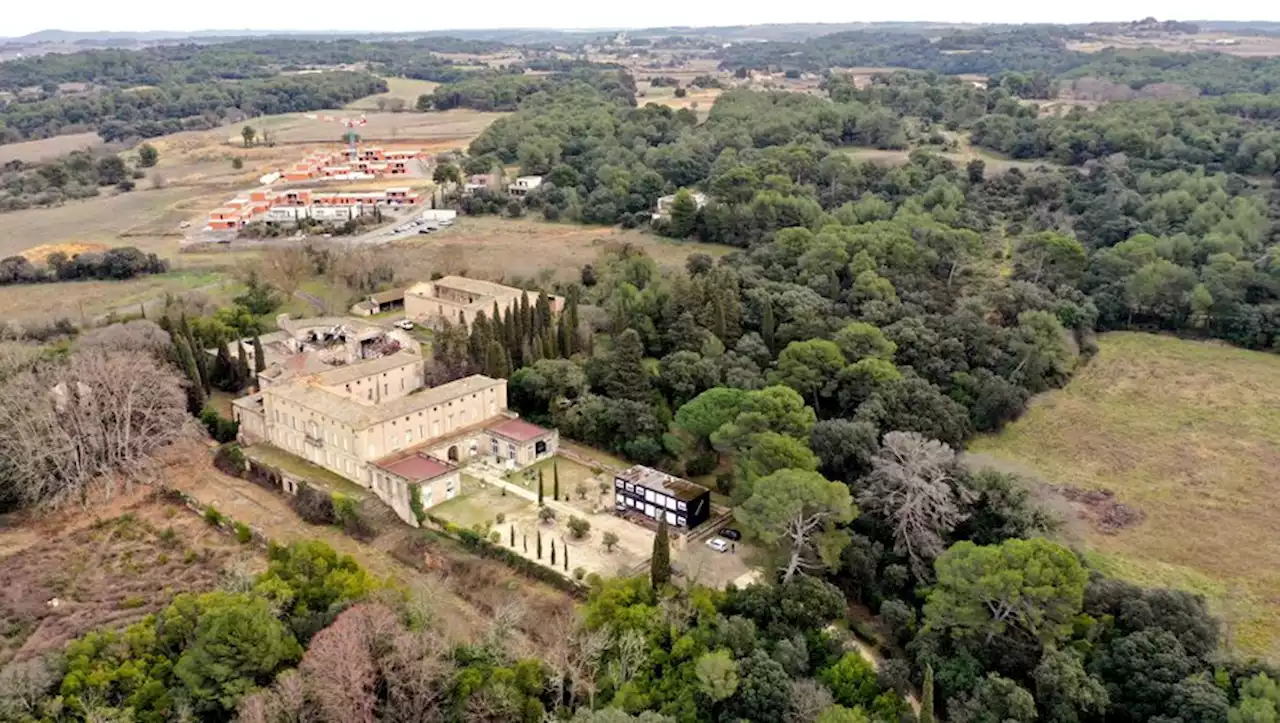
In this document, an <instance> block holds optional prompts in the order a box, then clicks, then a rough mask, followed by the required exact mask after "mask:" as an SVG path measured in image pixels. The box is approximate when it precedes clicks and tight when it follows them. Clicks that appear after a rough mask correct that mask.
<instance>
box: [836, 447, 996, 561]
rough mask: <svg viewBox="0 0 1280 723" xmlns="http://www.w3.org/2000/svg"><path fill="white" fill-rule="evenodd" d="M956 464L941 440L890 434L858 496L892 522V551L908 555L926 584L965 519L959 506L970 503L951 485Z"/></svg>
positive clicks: (867, 507) (868, 508)
mask: <svg viewBox="0 0 1280 723" xmlns="http://www.w3.org/2000/svg"><path fill="white" fill-rule="evenodd" d="M955 463H956V454H955V452H954V451H953V450H952V449H951V448H950V447H948V446H947V445H945V444H943V443H942V442H939V441H937V440H935V439H928V438H926V437H924V436H923V435H920V434H917V433H915V432H889V433H888V434H886V435H885V436H884V443H883V445H882V446H881V447H880V451H879V452H877V453H876V456H875V457H874V458H873V459H872V460H871V466H872V471H871V474H870V475H869V476H868V478H867V486H866V488H865V489H864V490H863V491H862V492H861V494H859V495H858V504H859V505H861V507H862V508H863V509H864V510H866V511H868V512H870V513H871V514H873V515H876V516H877V517H880V518H881V519H882V520H884V521H885V522H886V523H888V525H889V526H890V528H891V529H892V530H893V542H894V551H896V552H898V553H900V554H903V555H906V556H907V558H908V559H909V560H910V561H911V569H912V571H913V572H914V573H915V575H916V577H918V578H920V579H922V580H924V579H928V577H929V575H930V571H931V566H932V564H933V560H934V559H935V558H937V556H938V555H940V554H942V552H943V550H945V549H946V536H947V535H948V534H949V533H950V532H951V531H952V530H954V529H955V527H956V525H958V524H960V522H962V521H963V520H964V519H965V514H964V513H963V512H961V510H960V504H961V503H962V502H969V501H971V500H970V494H969V492H968V491H967V490H964V489H957V488H956V487H955V486H954V485H952V484H951V482H952V475H953V473H954V470H955Z"/></svg>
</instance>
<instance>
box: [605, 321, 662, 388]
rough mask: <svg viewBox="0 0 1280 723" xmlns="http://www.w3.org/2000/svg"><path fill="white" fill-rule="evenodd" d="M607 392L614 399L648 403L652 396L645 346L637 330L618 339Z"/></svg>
mask: <svg viewBox="0 0 1280 723" xmlns="http://www.w3.org/2000/svg"><path fill="white" fill-rule="evenodd" d="M612 356H613V358H612V360H611V361H612V364H611V365H610V367H611V368H610V369H609V376H608V377H607V378H606V379H605V391H606V392H607V393H608V395H609V396H611V397H613V398H614V399H634V400H636V401H647V400H648V399H649V396H650V391H651V390H650V384H651V382H650V379H649V369H648V367H646V366H645V365H644V344H643V343H642V342H641V341H640V334H639V333H637V332H636V330H635V329H627V330H626V331H623V332H622V333H621V334H619V335H618V337H617V343H616V344H615V346H614V350H613V355H612Z"/></svg>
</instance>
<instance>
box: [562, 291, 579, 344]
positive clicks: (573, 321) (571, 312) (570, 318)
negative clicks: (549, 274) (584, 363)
mask: <svg viewBox="0 0 1280 723" xmlns="http://www.w3.org/2000/svg"><path fill="white" fill-rule="evenodd" d="M578 293H579V291H578V285H577V284H574V285H572V286H570V287H569V298H568V299H567V300H566V301H565V307H564V315H565V318H566V319H567V322H566V323H567V324H568V327H569V344H568V345H566V347H565V356H571V355H572V354H573V353H574V352H576V351H578V346H579V345H578Z"/></svg>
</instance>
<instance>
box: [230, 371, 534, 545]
mask: <svg viewBox="0 0 1280 723" xmlns="http://www.w3.org/2000/svg"><path fill="white" fill-rule="evenodd" d="M233 411H234V415H235V419H236V421H238V422H240V434H241V437H242V440H243V441H244V442H245V443H249V444H252V443H255V442H259V441H268V442H270V443H271V444H273V445H275V446H277V447H279V448H281V449H283V450H285V451H288V452H291V453H293V454H295V455H297V456H299V457H302V458H304V459H306V460H308V461H310V462H312V463H313V464H316V465H319V466H321V467H324V468H325V469H328V470H330V471H332V472H335V473H337V474H339V475H341V476H343V477H345V478H347V479H349V480H351V481H353V482H355V483H356V484H359V485H361V486H362V487H366V488H368V489H371V490H373V491H374V492H375V493H376V494H377V495H378V496H379V497H380V498H382V500H383V501H384V502H386V503H387V504H388V505H390V506H391V507H392V508H393V509H395V511H396V513H397V514H398V515H399V516H400V517H401V519H403V520H405V521H406V522H408V523H409V524H413V525H416V524H418V523H417V519H416V517H415V516H414V513H413V510H412V505H411V504H410V496H411V495H413V494H417V495H418V496H419V500H420V501H421V503H422V507H423V508H427V507H430V506H432V505H434V504H438V503H440V502H443V501H444V500H447V499H450V498H451V497H453V496H454V495H456V494H457V492H458V489H459V474H458V470H457V467H456V463H458V462H459V461H462V460H465V459H467V458H469V457H473V456H477V455H483V456H487V457H490V458H493V459H494V461H496V462H498V463H499V464H503V465H505V466H512V467H523V466H525V465H528V464H532V463H533V462H535V461H537V460H539V459H542V458H544V457H548V456H550V455H552V454H554V453H555V451H556V449H557V446H558V444H559V434H558V433H557V432H556V431H555V430H549V429H543V428H541V427H538V426H536V425H533V424H530V423H528V422H525V421H523V420H520V419H517V418H516V416H515V414H513V413H512V412H510V411H508V410H507V381H506V380H505V379H492V378H490V377H486V376H481V375H474V376H469V377H465V378H463V379H458V380H456V381H452V382H449V383H447V384H443V385H440V386H438V387H426V386H425V385H424V383H423V360H422V357H421V356H419V355H418V354H414V353H411V352H408V351H400V352H396V353H394V354H391V355H388V356H383V357H379V358H376V359H369V360H365V361H360V362H357V363H353V364H349V365H345V366H339V367H335V368H332V369H328V370H325V371H321V372H318V373H312V374H304V375H298V376H295V377H293V378H292V379H289V380H288V381H284V382H281V383H277V384H272V385H270V386H265V387H263V389H262V391H260V392H258V393H256V394H251V395H249V396H246V397H242V398H240V399H237V400H236V401H235V403H234V406H233Z"/></svg>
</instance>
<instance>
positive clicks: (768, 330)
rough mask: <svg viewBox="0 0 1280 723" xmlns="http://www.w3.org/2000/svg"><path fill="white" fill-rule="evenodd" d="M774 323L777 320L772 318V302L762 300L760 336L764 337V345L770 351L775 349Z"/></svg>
mask: <svg viewBox="0 0 1280 723" xmlns="http://www.w3.org/2000/svg"><path fill="white" fill-rule="evenodd" d="M776 324H777V321H776V320H775V319H774V318H773V302H772V301H768V300H766V301H765V302H764V317H763V318H762V319H761V320H760V336H761V337H762V338H763V339H764V345H765V346H766V347H768V348H769V351H770V353H772V352H774V351H775V349H774V346H773V333H774V326H775V325H776Z"/></svg>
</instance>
